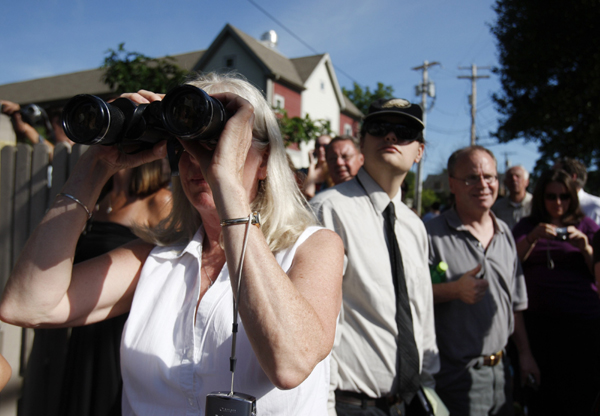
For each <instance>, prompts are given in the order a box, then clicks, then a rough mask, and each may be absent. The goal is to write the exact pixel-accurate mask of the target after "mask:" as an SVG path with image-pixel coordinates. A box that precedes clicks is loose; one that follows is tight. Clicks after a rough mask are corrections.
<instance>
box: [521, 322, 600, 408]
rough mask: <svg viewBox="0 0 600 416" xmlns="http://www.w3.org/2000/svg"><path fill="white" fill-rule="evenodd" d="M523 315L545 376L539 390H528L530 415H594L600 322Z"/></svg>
mask: <svg viewBox="0 0 600 416" xmlns="http://www.w3.org/2000/svg"><path fill="white" fill-rule="evenodd" d="M523 316H524V317H525V325H526V327H527V334H528V336H529V344H530V345H531V352H532V353H533V356H534V358H535V359H536V361H537V364H538V367H539V368H540V374H541V384H540V386H539V390H538V391H534V390H532V389H529V388H526V390H525V391H524V401H525V404H526V406H527V407H528V410H529V415H530V416H538V415H543V416H552V415H561V416H563V415H581V416H588V415H590V414H591V412H592V406H593V403H594V399H595V398H596V396H597V395H598V392H599V391H600V320H597V319H595V320H581V319H575V318H571V317H561V318H552V317H546V316H542V315H535V314H532V313H530V312H525V313H524V314H523Z"/></svg>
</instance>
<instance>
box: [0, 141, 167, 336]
mask: <svg viewBox="0 0 600 416" xmlns="http://www.w3.org/2000/svg"><path fill="white" fill-rule="evenodd" d="M165 154H166V145H165V143H164V142H163V143H160V144H157V145H156V146H154V148H153V149H149V150H145V151H142V152H140V153H137V154H135V155H127V154H124V153H122V152H120V151H119V150H118V149H117V147H116V146H109V147H105V146H91V147H90V149H88V150H87V151H86V152H85V153H84V154H83V155H82V156H81V157H80V159H79V161H78V163H77V165H76V167H75V169H74V170H73V172H72V173H71V175H70V177H69V179H68V180H67V182H66V183H65V186H64V187H63V189H62V193H61V194H59V196H58V197H57V198H56V199H55V201H54V202H53V204H52V206H51V207H50V209H49V210H48V212H47V213H46V215H45V216H44V218H43V219H42V221H41V222H40V224H39V225H38V226H37V227H36V229H35V230H34V232H33V233H32V235H31V236H30V238H29V239H28V241H27V243H26V245H25V247H24V248H23V250H22V252H21V254H20V256H19V259H18V260H17V263H16V264H15V267H14V268H13V271H12V273H11V276H10V278H9V280H8V282H7V284H6V287H5V290H4V293H3V297H2V300H1V302H0V319H2V320H3V321H5V322H9V323H12V324H16V325H19V326H27V327H41V326H45V327H51V326H71V325H80V324H84V323H90V322H94V321H98V320H101V319H104V318H106V317H107V316H114V315H116V314H117V312H119V311H123V312H124V311H125V310H126V308H127V307H128V302H130V298H131V296H132V293H133V289H134V287H135V285H134V283H135V281H136V279H137V276H138V274H139V269H140V268H141V265H142V264H143V262H144V260H145V258H146V256H147V255H148V253H149V252H150V250H151V248H152V246H151V245H149V244H145V243H139V242H138V243H136V244H133V245H132V246H130V247H129V248H123V249H118V250H116V251H115V252H111V253H108V254H106V255H104V256H100V257H97V258H95V259H92V260H89V261H88V262H84V263H82V264H81V265H77V266H76V267H75V268H73V257H74V253H75V247H76V244H77V240H78V239H79V235H80V233H81V230H82V229H83V227H84V225H85V222H86V221H87V219H88V211H89V210H90V209H92V207H93V206H94V204H95V203H96V200H97V199H98V196H99V195H100V191H101V189H102V187H103V185H104V184H105V183H106V181H107V180H108V179H109V178H110V177H111V176H112V175H113V174H114V173H115V172H116V171H118V170H119V169H123V168H128V167H133V166H138V165H140V164H142V163H146V162H150V161H152V160H155V159H159V158H161V157H164V156H165ZM66 195H69V196H66ZM73 198H75V199H76V200H77V201H76V200H75V199H73ZM82 205H83V206H85V207H87V210H86V209H84V208H83V206H82ZM117 269H118V273H117ZM119 275H122V276H125V277H122V278H123V280H122V281H121V280H119V278H118V277H119ZM124 309H125V310H124Z"/></svg>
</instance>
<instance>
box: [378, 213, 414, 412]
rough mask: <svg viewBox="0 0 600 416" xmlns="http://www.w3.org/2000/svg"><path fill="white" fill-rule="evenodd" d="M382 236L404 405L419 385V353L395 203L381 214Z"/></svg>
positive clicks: (399, 384)
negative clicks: (390, 281) (385, 245)
mask: <svg viewBox="0 0 600 416" xmlns="http://www.w3.org/2000/svg"><path fill="white" fill-rule="evenodd" d="M383 218H384V224H385V234H386V237H387V242H388V251H389V253H390V263H391V265H392V274H393V277H394V279H393V280H394V290H395V292H396V323H397V325H398V340H397V345H398V357H397V371H398V374H397V376H398V393H399V394H400V396H401V397H402V398H403V400H404V401H405V402H406V403H410V401H411V399H412V397H413V396H414V394H415V393H416V392H417V390H418V389H419V386H420V381H419V353H418V352H417V345H416V344H415V336H414V333H413V325H412V314H411V312H410V300H409V299H408V292H407V290H406V281H405V280H404V266H403V265H402V255H401V254H400V247H399V246H398V240H397V239H396V232H395V231H394V223H395V221H396V213H395V210H394V204H393V203H392V202H390V204H389V205H388V206H387V208H386V209H385V211H383Z"/></svg>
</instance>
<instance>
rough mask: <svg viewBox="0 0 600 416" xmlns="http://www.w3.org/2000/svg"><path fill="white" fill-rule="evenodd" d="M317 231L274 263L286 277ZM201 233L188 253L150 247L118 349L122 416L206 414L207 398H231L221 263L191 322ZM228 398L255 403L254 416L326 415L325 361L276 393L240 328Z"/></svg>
mask: <svg viewBox="0 0 600 416" xmlns="http://www.w3.org/2000/svg"><path fill="white" fill-rule="evenodd" d="M319 229H321V228H320V227H310V228H308V229H307V230H305V231H304V233H303V234H302V235H301V236H300V238H299V239H298V241H297V242H296V243H295V244H294V246H293V247H291V248H289V249H286V250H282V251H281V252H279V253H277V255H276V256H275V257H276V259H277V262H278V263H279V264H280V265H281V267H282V269H283V270H284V271H285V272H287V271H288V269H289V268H290V266H291V264H292V260H293V258H294V255H295V252H296V249H297V248H298V247H299V246H300V244H302V243H303V242H304V241H305V240H306V239H307V238H308V237H310V236H311V235H312V234H313V233H314V232H316V231H318V230H319ZM203 236H204V232H203V229H202V228H201V229H200V230H198V232H197V233H196V235H195V236H194V239H193V240H192V241H190V243H189V244H188V245H187V246H180V247H156V248H154V250H152V252H151V253H150V255H149V256H148V259H147V260H146V263H145V264H144V267H143V269H142V274H141V276H140V280H139V282H138V285H137V288H136V291H135V296H134V299H133V304H132V306H131V312H130V314H129V319H128V320H127V323H126V325H125V329H124V331H123V338H122V342H121V371H122V375H123V414H124V415H126V416H127V415H138V416H153V415H156V416H167V415H168V416H183V415H204V407H205V401H206V395H207V394H209V393H211V392H213V391H229V390H230V386H231V372H230V371H229V358H230V356H231V339H232V336H231V327H232V322H233V299H232V290H231V283H230V281H229V271H228V270H227V263H225V266H224V267H223V269H222V270H221V273H220V274H219V276H218V278H217V279H216V281H215V283H214V284H213V285H212V287H211V288H210V289H209V290H208V291H207V292H206V294H205V295H204V297H203V298H202V301H201V302H200V305H199V307H198V312H197V316H196V324H195V325H194V310H195V307H196V304H197V301H198V296H199V293H200V268H201V265H200V262H201V258H202V256H201V253H202V240H203ZM236 354H237V367H236V372H235V379H234V380H235V382H234V391H236V392H239V393H246V394H250V395H252V396H254V397H256V398H257V413H258V415H260V416H266V415H277V416H282V415H307V416H309V415H310V416H319V415H323V416H325V415H327V395H328V389H329V357H327V358H326V359H325V360H323V361H322V362H320V363H319V364H318V365H317V366H316V367H315V369H314V370H313V372H312V373H311V375H310V376H309V377H308V378H307V379H306V380H305V381H304V382H303V383H302V384H301V385H300V386H298V387H297V388H295V389H291V390H279V389H277V388H276V387H275V386H274V385H273V384H271V382H270V381H269V379H268V378H267V376H266V375H265V373H264V371H263V370H262V368H261V367H260V365H259V363H258V360H257V358H256V355H255V354H254V351H253V350H252V347H251V345H250V342H249V340H248V337H247V335H246V332H245V331H244V325H243V323H242V322H241V321H239V332H238V335H237V348H236Z"/></svg>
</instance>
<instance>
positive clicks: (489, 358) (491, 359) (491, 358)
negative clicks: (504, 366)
mask: <svg viewBox="0 0 600 416" xmlns="http://www.w3.org/2000/svg"><path fill="white" fill-rule="evenodd" d="M503 355H504V353H503V352H502V351H498V352H497V353H495V354H492V355H484V356H483V365H485V366H487V367H495V366H497V365H498V364H499V363H500V361H502V356H503Z"/></svg>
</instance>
